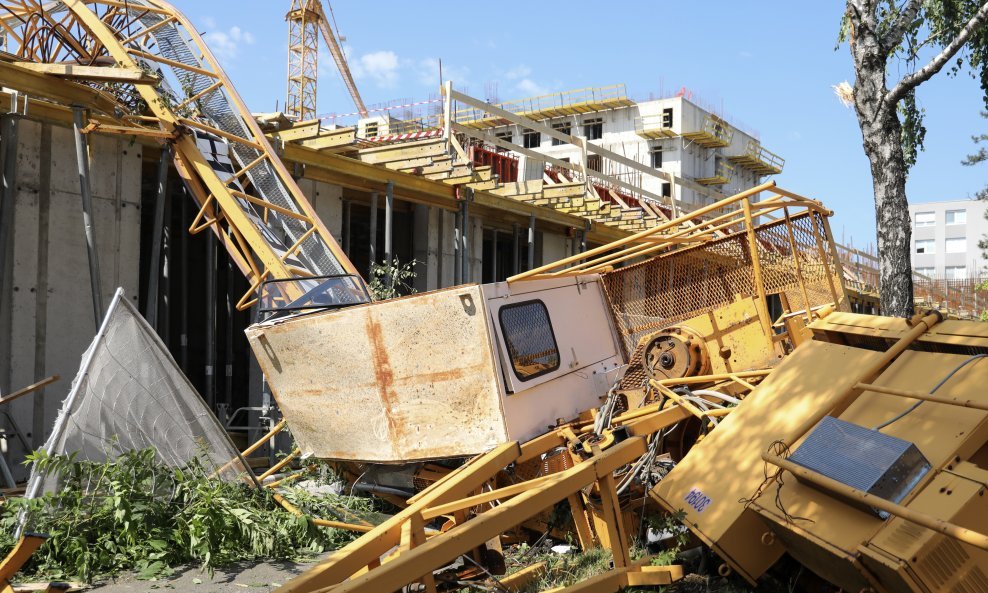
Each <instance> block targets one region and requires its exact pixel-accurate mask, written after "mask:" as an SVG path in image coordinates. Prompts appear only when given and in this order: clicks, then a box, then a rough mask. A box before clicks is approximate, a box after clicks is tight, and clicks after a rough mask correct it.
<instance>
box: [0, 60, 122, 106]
mask: <svg viewBox="0 0 988 593" xmlns="http://www.w3.org/2000/svg"><path fill="white" fill-rule="evenodd" d="M0 80H2V81H3V86H6V87H10V88H12V89H16V90H18V91H21V92H23V93H27V94H28V95H31V96H33V97H38V98H45V99H50V100H52V101H55V102H57V103H61V104H63V105H78V106H81V107H88V108H90V109H95V110H97V111H100V112H102V113H106V114H113V112H114V109H115V108H116V107H117V102H116V100H114V99H113V97H111V96H109V95H107V94H105V93H103V92H101V91H98V90H96V89H94V88H92V87H88V86H85V85H81V84H77V83H74V82H70V81H68V80H60V79H57V78H54V77H51V76H48V75H47V74H42V73H40V72H35V71H34V70H29V69H27V68H24V67H23V66H20V65H17V64H13V63H10V62H3V61H0Z"/></svg>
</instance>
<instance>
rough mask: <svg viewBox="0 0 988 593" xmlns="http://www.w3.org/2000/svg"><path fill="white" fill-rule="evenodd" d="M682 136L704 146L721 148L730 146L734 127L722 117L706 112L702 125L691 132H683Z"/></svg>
mask: <svg viewBox="0 0 988 593" xmlns="http://www.w3.org/2000/svg"><path fill="white" fill-rule="evenodd" d="M683 138H686V139H687V140H690V141H691V142H693V143H694V144H698V145H700V146H702V147H704V148H722V147H724V146H730V144H731V141H732V140H733V139H734V128H732V127H731V126H730V124H728V123H727V122H726V121H724V120H723V118H720V117H718V116H716V115H714V114H712V113H708V114H707V117H705V118H704V119H703V127H702V128H700V129H699V130H696V131H692V132H683Z"/></svg>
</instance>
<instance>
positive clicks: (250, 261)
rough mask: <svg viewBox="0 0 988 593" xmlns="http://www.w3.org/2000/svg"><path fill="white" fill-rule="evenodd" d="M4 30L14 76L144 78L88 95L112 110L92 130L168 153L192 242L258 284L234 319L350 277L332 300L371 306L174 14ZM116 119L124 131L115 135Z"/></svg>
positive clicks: (99, 10) (163, 6) (29, 21)
mask: <svg viewBox="0 0 988 593" xmlns="http://www.w3.org/2000/svg"><path fill="white" fill-rule="evenodd" d="M0 27H2V40H0V48H2V50H3V51H4V52H6V54H7V55H6V56H4V58H6V60H7V61H12V62H13V63H14V64H15V65H16V64H18V62H19V63H21V64H28V63H31V64H52V65H67V66H87V67H101V68H104V69H106V70H107V71H113V70H115V69H125V70H129V71H131V72H137V73H144V74H146V75H147V77H146V79H142V80H140V81H138V82H118V81H112V82H105V81H104V82H99V81H86V82H85V83H83V84H85V85H87V86H88V87H90V88H92V89H95V90H97V91H98V92H99V93H100V94H101V95H103V96H105V97H106V98H108V99H110V100H111V102H109V104H112V105H113V109H112V110H108V109H105V108H104V109H103V110H102V111H107V112H106V113H102V114H100V118H99V120H98V121H97V120H93V122H92V123H90V126H89V129H90V130H93V129H99V131H100V132H102V133H116V134H123V135H134V136H137V135H145V136H151V137H154V138H157V139H159V140H160V141H162V142H163V143H169V144H171V145H172V147H173V148H174V155H175V165H176V168H177V169H178V171H179V174H180V175H181V176H182V177H183V179H184V180H185V182H186V184H187V187H188V188H189V190H190V192H191V194H192V195H193V197H194V198H195V200H196V202H197V203H198V206H199V209H200V210H199V213H198V215H197V216H196V218H195V221H194V223H193V224H192V226H191V228H190V231H191V232H193V233H196V232H201V231H204V230H212V231H213V232H214V233H215V234H216V235H217V237H219V239H220V240H221V241H222V242H223V244H224V246H225V247H226V249H227V251H228V252H229V253H230V255H231V257H232V259H233V261H235V262H236V264H237V265H238V267H239V268H240V269H241V271H242V272H243V273H244V274H245V275H246V276H247V278H248V279H249V280H250V282H251V289H250V290H249V291H248V293H247V294H245V295H244V296H243V298H241V299H240V302H239V303H238V307H240V308H246V307H249V306H251V305H252V304H253V303H254V301H255V298H254V295H255V294H256V292H257V290H258V289H259V287H260V286H261V284H262V283H263V282H265V281H268V280H276V279H277V280H285V279H288V280H290V281H289V282H281V283H279V284H278V285H277V293H278V294H276V295H274V299H275V300H280V301H283V302H288V301H293V300H297V299H298V298H300V297H302V296H303V295H304V294H305V293H307V292H310V291H312V290H313V289H315V288H317V287H320V286H321V283H320V282H317V281H315V280H312V278H314V277H319V276H335V275H347V274H349V275H352V276H353V277H351V278H349V279H346V280H343V281H335V283H334V290H333V292H334V295H333V298H335V299H336V301H337V302H342V303H347V302H359V301H360V300H362V299H363V296H362V291H361V290H360V289H359V279H357V278H355V277H356V275H357V272H356V270H355V268H354V267H353V265H352V264H351V263H350V261H349V260H348V259H347V258H346V256H345V255H343V253H342V250H340V248H339V246H338V245H337V243H336V241H335V240H334V239H333V237H332V236H331V235H330V233H329V231H328V230H327V229H326V227H325V225H323V223H322V222H321V221H320V220H319V218H318V216H317V215H316V213H315V210H314V209H313V207H312V205H311V204H310V203H309V202H308V200H307V199H306V198H305V196H304V195H303V194H302V192H301V190H300V189H299V188H298V186H297V184H296V183H295V181H294V180H293V179H292V177H291V175H289V173H288V171H287V170H286V169H285V167H284V165H283V164H282V163H281V161H280V160H279V158H278V157H277V156H276V155H275V154H274V151H273V149H272V148H271V146H270V144H269V143H268V141H267V139H266V138H265V137H264V134H263V133H262V131H261V129H260V127H259V126H258V125H257V123H256V121H255V120H254V119H253V117H252V116H251V114H250V111H249V110H248V109H247V107H246V105H245V104H244V103H243V101H242V99H241V98H240V96H239V95H238V94H237V92H236V90H235V89H234V88H233V85H232V84H231V83H230V80H229V79H228V78H227V76H226V75H225V74H224V72H223V70H222V69H221V68H220V67H219V65H218V63H217V61H216V59H215V58H214V57H213V56H212V54H211V53H210V51H209V49H208V48H207V47H206V45H205V43H204V42H203V40H202V38H201V37H200V36H199V34H198V32H197V31H196V29H195V28H194V27H193V26H192V25H191V23H190V22H189V21H188V20H187V19H186V18H185V16H184V15H182V14H181V13H180V12H178V11H177V10H175V9H174V8H173V7H172V6H170V5H169V4H167V3H166V2H160V1H157V0H124V1H117V0H96V1H92V0H87V1H83V0H65V1H62V2H35V1H31V0H26V1H3V2H0ZM53 84H54V83H53ZM66 84H75V83H66ZM104 104H106V103H104ZM90 107H92V106H90ZM109 111H112V112H109ZM108 119H109V120H115V121H111V122H110V123H113V124H117V123H119V124H122V125H107V124H106V123H105V122H106V120H108ZM341 282H342V285H341ZM358 293H361V294H358Z"/></svg>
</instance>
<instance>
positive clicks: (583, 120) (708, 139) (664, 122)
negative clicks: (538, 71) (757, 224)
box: [489, 85, 785, 210]
mask: <svg viewBox="0 0 988 593" xmlns="http://www.w3.org/2000/svg"><path fill="white" fill-rule="evenodd" d="M498 106H499V107H501V108H502V109H505V110H507V111H511V112H513V113H517V114H519V115H525V116H526V117H528V118H530V119H534V120H537V121H541V122H542V123H543V124H545V125H547V126H549V127H551V128H552V129H554V130H558V131H559V132H562V133H565V134H569V135H572V136H575V137H577V138H578V139H580V140H581V141H583V140H586V141H587V142H589V143H593V144H596V145H598V146H599V147H601V148H604V149H607V150H610V151H612V152H615V153H618V154H620V155H622V156H624V157H627V158H630V159H633V160H635V161H637V162H638V163H641V164H643V165H645V166H647V167H652V168H654V169H658V170H660V171H663V172H666V173H669V174H671V175H674V176H676V177H679V178H682V179H685V180H687V181H692V182H695V183H696V184H699V185H701V186H706V187H709V188H710V189H711V190H714V191H716V192H720V193H721V194H727V195H730V194H733V193H736V192H739V191H742V190H745V189H748V188H750V187H753V186H755V185H757V184H758V183H760V182H761V181H762V180H763V178H764V177H766V176H769V175H776V174H779V173H781V172H782V168H783V166H784V164H785V160H784V159H783V158H782V157H780V156H779V155H777V154H774V153H772V152H771V151H769V150H767V149H766V148H764V147H763V146H762V144H761V142H760V140H759V139H758V138H757V137H756V136H755V135H753V134H752V133H749V132H746V131H744V130H742V129H740V128H739V127H738V126H736V125H734V124H732V123H730V122H729V121H727V120H726V119H724V118H723V117H721V116H719V115H717V114H715V113H713V112H712V111H710V110H707V109H704V108H703V107H701V106H700V105H698V104H697V102H694V101H693V100H692V98H691V95H690V94H689V93H688V92H686V91H680V93H678V94H677V95H675V96H672V97H668V98H663V99H656V100H649V101H643V102H635V101H633V100H631V99H629V98H627V94H626V91H625V88H624V85H615V86H610V87H598V88H592V89H581V90H578V91H567V92H564V93H555V94H552V95H546V96H542V97H532V98H529V99H520V100H517V101H510V102H506V103H501V104H499V105H498ZM492 123H493V122H492ZM489 129H490V131H491V132H493V134H494V135H495V137H497V138H498V139H501V140H504V141H506V142H512V143H514V144H518V145H521V146H523V147H524V148H526V149H530V150H534V151H537V152H539V153H542V154H545V155H546V156H548V157H552V158H555V159H559V160H563V161H568V162H571V163H579V162H580V159H581V155H582V151H581V150H580V148H579V146H578V145H574V144H571V143H566V142H562V141H560V140H559V139H557V138H551V137H548V136H546V135H544V134H540V133H538V132H536V131H532V130H529V129H525V128H523V127H522V126H519V125H510V124H503V123H502V125H492V126H490V127H489ZM519 158H520V161H521V162H520V173H521V176H522V180H537V179H542V177H543V173H544V169H545V163H544V162H542V161H539V160H537V159H534V158H532V157H530V156H528V157H526V156H525V155H521V156H520V157H519ZM585 165H586V167H587V169H589V170H590V171H596V172H598V173H600V174H602V175H606V176H608V177H611V178H617V179H621V180H624V181H627V182H629V183H632V184H634V185H635V186H637V187H640V188H641V189H643V190H645V191H646V192H650V193H652V194H657V195H660V196H663V197H671V198H673V199H675V200H677V201H678V203H679V204H680V207H681V208H683V209H684V210H691V209H694V208H696V207H699V206H702V205H705V204H708V203H711V202H712V201H714V200H713V199H712V198H711V197H710V196H709V195H703V194H701V193H700V192H698V191H696V190H694V189H691V188H689V187H684V186H677V185H676V184H674V183H670V182H669V181H663V180H662V179H659V178H656V177H652V176H649V175H643V174H642V173H641V172H639V171H634V170H632V169H630V168H629V167H627V166H625V165H622V164H621V163H617V162H613V161H610V162H609V161H606V160H602V159H600V157H598V156H596V155H589V156H588V157H587V162H586V163H585Z"/></svg>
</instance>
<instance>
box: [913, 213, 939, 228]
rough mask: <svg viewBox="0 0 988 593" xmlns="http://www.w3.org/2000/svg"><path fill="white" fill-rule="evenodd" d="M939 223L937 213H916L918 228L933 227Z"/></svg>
mask: <svg viewBox="0 0 988 593" xmlns="http://www.w3.org/2000/svg"><path fill="white" fill-rule="evenodd" d="M936 223H937V215H936V212H917V213H916V225H915V226H916V228H919V227H924V226H933V225H935V224H936Z"/></svg>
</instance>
